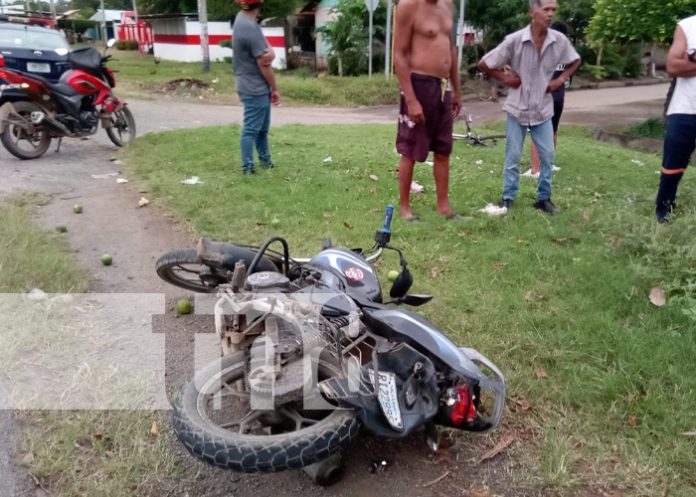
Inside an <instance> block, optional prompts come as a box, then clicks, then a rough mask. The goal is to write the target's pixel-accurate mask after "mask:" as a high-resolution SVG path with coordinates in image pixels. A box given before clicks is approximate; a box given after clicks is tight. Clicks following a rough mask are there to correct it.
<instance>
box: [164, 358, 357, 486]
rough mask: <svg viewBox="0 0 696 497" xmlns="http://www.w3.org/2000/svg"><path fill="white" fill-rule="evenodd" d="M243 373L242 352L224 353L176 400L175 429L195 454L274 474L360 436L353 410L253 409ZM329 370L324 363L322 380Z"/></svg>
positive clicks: (211, 461) (223, 464)
mask: <svg viewBox="0 0 696 497" xmlns="http://www.w3.org/2000/svg"><path fill="white" fill-rule="evenodd" d="M245 369H246V359H245V354H244V352H235V353H233V354H229V355H226V356H224V357H222V358H220V359H218V360H217V361H215V362H214V363H213V364H211V365H210V366H208V367H207V368H205V369H204V370H202V371H201V372H200V373H198V374H197V375H196V377H195V379H194V381H192V382H191V383H189V384H188V385H187V386H186V388H185V389H184V392H183V394H182V395H181V397H180V398H179V399H178V400H177V403H176V406H175V408H174V431H175V432H176V434H177V436H178V437H179V440H181V442H182V443H183V444H184V445H185V446H186V448H187V449H188V450H189V452H191V453H192V454H193V455H194V456H196V457H198V458H200V459H202V460H203V461H205V462H207V463H209V464H212V465H214V466H219V467H222V468H227V469H232V470H235V471H240V472H245V473H256V472H276V471H283V470H286V469H297V468H302V467H304V466H307V465H309V464H313V463H315V462H317V461H321V460H323V459H326V458H327V457H329V456H330V455H331V454H334V453H335V452H337V451H339V450H341V449H343V448H345V447H347V446H348V445H349V444H350V443H351V442H352V441H353V439H354V438H355V437H356V436H357V435H358V432H359V428H360V423H359V420H358V417H357V415H356V414H355V412H354V411H353V410H343V409H337V410H329V411H311V410H304V409H302V408H301V407H300V406H295V405H292V404H285V405H283V406H282V407H280V408H276V410H274V411H254V410H252V409H250V408H249V393H248V392H245V391H244V390H243V389H242V388H240V384H244V382H243V381H239V380H243V378H244V373H245ZM331 369H332V368H331V367H329V366H324V369H323V370H322V366H321V365H320V366H319V376H320V378H321V377H322V375H323V376H326V375H332V374H333V373H332V372H331V371H330V370H331Z"/></svg>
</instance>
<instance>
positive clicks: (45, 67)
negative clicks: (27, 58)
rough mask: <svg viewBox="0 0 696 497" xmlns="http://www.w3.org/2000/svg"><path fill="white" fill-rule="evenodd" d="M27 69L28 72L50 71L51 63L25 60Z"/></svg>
mask: <svg viewBox="0 0 696 497" xmlns="http://www.w3.org/2000/svg"><path fill="white" fill-rule="evenodd" d="M27 71H30V72H43V73H48V72H51V65H50V64H46V63H44V62H27Z"/></svg>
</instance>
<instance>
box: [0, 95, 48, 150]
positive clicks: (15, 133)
mask: <svg viewBox="0 0 696 497" xmlns="http://www.w3.org/2000/svg"><path fill="white" fill-rule="evenodd" d="M13 105H14V108H15V111H16V113H17V116H19V117H17V116H11V117H10V118H8V120H7V126H6V127H5V131H4V132H3V133H2V137H1V138H0V140H2V144H3V145H4V146H5V148H6V149H7V151H8V152H9V153H11V154H12V155H14V156H15V157H17V158H19V159H22V160H30V159H38V158H39V157H41V156H42V155H43V154H45V153H46V150H48V147H49V146H50V145H51V134H50V133H49V131H48V130H47V129H46V128H45V127H44V126H41V125H39V126H34V125H33V124H32V123H31V113H32V112H38V111H41V108H40V107H39V106H38V105H36V104H33V103H31V102H22V101H19V102H15V103H14V104H13Z"/></svg>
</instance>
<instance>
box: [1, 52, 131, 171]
mask: <svg viewBox="0 0 696 497" xmlns="http://www.w3.org/2000/svg"><path fill="white" fill-rule="evenodd" d="M113 42H114V40H109V44H108V46H109V47H110V46H112V45H113ZM109 58H110V56H108V55H107V56H102V55H101V54H100V53H99V52H98V51H97V50H95V49H94V48H83V49H78V50H74V51H73V52H71V53H70V54H69V55H68V63H69V64H70V67H71V69H70V70H69V71H66V72H65V73H63V75H62V76H61V78H60V80H59V81H58V83H55V84H54V83H51V82H50V81H48V80H46V79H44V78H42V77H41V76H38V75H35V74H28V73H24V72H21V71H16V70H13V69H8V68H6V67H0V80H4V82H5V83H4V84H2V85H0V92H3V93H9V92H11V93H12V98H11V101H6V102H5V103H4V104H2V106H0V133H1V135H0V140H2V144H3V145H4V146H5V148H6V149H7V151H8V152H10V153H11V154H12V155H14V156H15V157H17V158H19V159H37V158H39V157H41V156H42V155H43V154H44V153H46V150H48V148H49V146H50V145H51V140H52V139H53V138H58V139H59V140H62V139H63V138H64V137H75V138H77V137H84V136H89V135H93V134H95V133H96V132H97V130H98V129H99V123H101V126H102V127H103V128H104V129H105V130H106V134H107V135H108V136H109V139H110V140H111V141H112V142H113V143H114V145H116V146H118V147H122V146H123V145H125V144H126V143H129V142H130V141H132V140H133V139H134V138H135V119H134V118H133V114H132V113H131V111H130V109H128V106H127V105H126V103H125V102H124V101H123V100H120V99H118V98H116V96H115V95H114V94H113V88H114V87H115V86H116V79H115V77H114V73H113V72H112V71H111V70H110V69H109V68H108V67H107V66H106V62H107V61H108V60H109ZM5 100H6V99H5ZM58 148H59V149H60V142H59V145H58Z"/></svg>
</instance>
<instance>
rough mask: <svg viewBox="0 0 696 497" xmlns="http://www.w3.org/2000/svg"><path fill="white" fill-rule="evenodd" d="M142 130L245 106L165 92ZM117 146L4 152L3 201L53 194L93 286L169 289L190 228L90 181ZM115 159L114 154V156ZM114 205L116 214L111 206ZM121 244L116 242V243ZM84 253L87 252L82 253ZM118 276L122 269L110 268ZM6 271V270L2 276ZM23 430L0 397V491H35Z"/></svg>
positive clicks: (616, 105) (622, 108)
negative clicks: (155, 273) (177, 250)
mask: <svg viewBox="0 0 696 497" xmlns="http://www.w3.org/2000/svg"><path fill="white" fill-rule="evenodd" d="M666 91H667V86H666V85H664V84H662V85H653V86H640V87H629V88H615V89H604V90H590V91H573V92H569V93H568V95H567V98H566V113H565V115H564V118H563V122H564V123H573V124H588V125H593V126H605V125H608V124H616V123H626V122H636V121H641V120H644V119H646V118H647V117H650V116H655V115H659V114H660V112H661V106H662V104H661V100H663V99H664V96H665V94H666ZM130 105H131V109H132V110H133V113H134V114H135V118H136V122H137V123H138V128H139V133H140V134H142V133H146V132H159V131H166V130H170V129H177V128H190V127H197V126H206V125H220V124H232V123H236V124H239V123H241V119H242V109H241V108H240V107H234V106H218V105H202V104H191V103H180V102H176V101H168V100H166V99H162V100H158V101H131V102H130ZM465 112H466V113H470V114H472V117H473V118H474V121H475V122H476V123H483V122H487V121H491V120H500V119H502V118H503V113H502V111H501V105H500V104H494V103H489V102H478V101H476V102H466V104H465ZM396 114H397V109H396V107H380V108H369V109H356V110H346V109H335V108H298V107H279V108H276V109H274V116H273V125H274V126H281V125H286V124H308V125H310V124H339V123H345V124H364V123H384V124H395V123H396ZM117 155H118V152H117V150H116V148H115V147H113V145H111V144H110V142H109V141H108V138H107V137H106V135H105V134H104V133H102V132H100V133H99V134H98V135H96V136H94V137H90V138H89V139H88V140H75V139H68V140H65V142H64V144H63V146H62V149H61V151H60V153H55V152H54V148H52V149H51V150H50V151H49V152H48V153H47V154H46V155H45V156H44V157H42V158H41V159H38V160H35V161H19V160H17V159H15V158H13V157H11V156H10V155H9V154H8V153H7V152H6V151H5V150H4V149H1V150H0V199H1V198H2V197H4V196H5V195H7V194H8V193H11V192H13V191H18V190H30V191H42V192H46V193H49V194H51V195H52V197H53V201H52V202H51V203H50V204H49V205H47V206H45V207H44V208H43V209H42V211H41V214H40V218H39V222H40V223H41V224H42V225H44V227H46V228H49V229H50V228H52V227H53V226H56V225H57V224H68V223H66V220H68V219H69V221H70V223H69V224H70V231H69V234H68V236H69V241H70V244H71V246H72V247H73V249H74V250H75V251H76V252H80V253H81V254H82V256H81V257H80V259H81V262H84V261H85V260H87V261H91V262H87V263H86V265H87V270H88V271H89V272H90V274H91V275H92V276H93V278H94V287H95V290H96V291H101V292H115V291H120V292H125V291H132V292H146V291H147V292H158V291H163V290H164V289H163V287H162V285H160V284H159V282H157V280H156V278H154V279H150V280H147V281H145V282H143V281H142V280H140V278H138V275H142V274H151V273H152V266H153V263H154V259H155V258H156V257H157V256H159V255H161V254H162V253H164V252H165V251H167V250H169V249H171V248H172V247H185V246H188V245H190V240H189V236H188V234H187V233H185V232H184V231H181V228H174V229H172V226H171V223H169V222H168V221H167V220H166V219H165V218H164V217H163V216H162V215H161V213H159V212H158V211H157V210H155V209H139V210H138V209H137V208H135V205H136V203H137V200H138V198H139V197H140V195H142V194H143V193H142V191H141V190H140V189H139V188H138V185H136V184H133V183H131V184H128V185H118V186H116V185H115V182H114V180H113V178H111V179H110V180H100V179H94V178H93V177H92V175H100V174H105V173H111V172H115V171H119V170H120V167H119V164H118V162H116V161H115V159H116V156H117ZM111 159H114V160H111ZM78 201H79V202H81V203H83V204H84V205H85V206H86V213H87V212H89V215H87V214H85V215H83V216H72V217H70V216H71V214H70V207H71V205H72V204H73V203H75V202H78ZM116 213H118V216H115V214H116ZM124 233H130V235H129V238H128V240H127V244H126V245H127V247H126V248H125V249H124V250H122V252H120V253H114V254H113V255H114V256H115V260H116V261H118V269H119V271H118V272H114V271H113V270H111V271H109V269H107V268H105V267H103V266H101V265H100V264H99V262H98V257H97V256H95V255H96V254H100V253H103V251H106V249H105V247H110V250H111V251H112V253H113V250H112V249H113V247H118V246H120V245H123V244H124V236H123V234H124ZM119 244H120V245H119ZM85 255H88V257H85ZM115 274H118V276H114V275H115ZM0 277H1V274H0ZM16 431H17V428H16V426H15V425H14V424H13V420H12V416H11V414H10V412H8V411H4V410H2V396H1V395H0V497H16V496H20V495H21V496H24V495H32V494H34V492H36V489H34V488H33V485H32V482H31V479H30V478H29V477H28V476H27V475H26V474H24V473H23V472H22V471H21V469H18V464H17V461H18V460H19V459H21V456H17V455H15V454H13V450H12V448H13V447H15V441H14V440H13V436H14V435H15V434H16Z"/></svg>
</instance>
